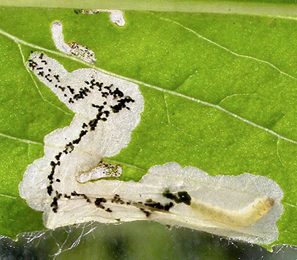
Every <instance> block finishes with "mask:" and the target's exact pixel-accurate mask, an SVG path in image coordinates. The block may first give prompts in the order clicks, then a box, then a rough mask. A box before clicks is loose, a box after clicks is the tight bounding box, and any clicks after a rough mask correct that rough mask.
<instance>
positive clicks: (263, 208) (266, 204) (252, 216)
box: [191, 197, 274, 227]
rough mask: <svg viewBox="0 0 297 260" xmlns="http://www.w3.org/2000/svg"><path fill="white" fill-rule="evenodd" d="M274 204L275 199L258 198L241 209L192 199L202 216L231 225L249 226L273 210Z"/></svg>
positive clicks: (192, 204) (195, 209) (194, 207)
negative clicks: (232, 208) (228, 208)
mask: <svg viewBox="0 0 297 260" xmlns="http://www.w3.org/2000/svg"><path fill="white" fill-rule="evenodd" d="M273 205H274V200H273V199H271V198H267V197H265V198H256V199H255V200H254V201H253V202H252V203H250V204H249V205H247V206H246V207H244V208H241V209H239V210H226V209H222V208H219V207H216V206H215V207H214V206H212V205H210V204H206V203H204V202H203V201H199V200H196V199H193V200H192V201H191V207H192V208H193V209H194V211H195V212H196V213H197V214H199V216H200V217H201V218H203V219H205V220H208V221H211V222H214V223H218V224H222V225H226V226H230V227H247V226H250V225H252V224H254V223H256V222H257V221H258V220H259V219H260V218H262V217H263V216H265V215H266V214H268V212H269V211H270V210H272V207H273Z"/></svg>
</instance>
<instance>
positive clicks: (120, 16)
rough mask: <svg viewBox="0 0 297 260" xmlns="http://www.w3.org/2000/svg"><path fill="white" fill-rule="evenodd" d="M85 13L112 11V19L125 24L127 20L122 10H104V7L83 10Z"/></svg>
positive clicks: (118, 23) (119, 23)
mask: <svg viewBox="0 0 297 260" xmlns="http://www.w3.org/2000/svg"><path fill="white" fill-rule="evenodd" d="M81 13H83V14H97V13H110V15H109V17H110V20H111V21H112V22H113V23H114V24H116V25H118V26H125V24H126V21H125V18H124V13H123V12H122V11H120V10H104V9H95V10H81Z"/></svg>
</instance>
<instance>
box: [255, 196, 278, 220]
mask: <svg viewBox="0 0 297 260" xmlns="http://www.w3.org/2000/svg"><path fill="white" fill-rule="evenodd" d="M274 202H275V201H274V199H272V198H268V197H266V198H263V199H260V200H259V202H258V204H257V208H258V210H259V215H260V216H264V215H266V214H267V213H268V212H269V211H270V210H271V209H272V207H273V205H274Z"/></svg>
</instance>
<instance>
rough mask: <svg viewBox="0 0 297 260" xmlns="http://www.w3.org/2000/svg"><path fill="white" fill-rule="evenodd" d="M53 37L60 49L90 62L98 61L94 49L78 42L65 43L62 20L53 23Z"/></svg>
mask: <svg viewBox="0 0 297 260" xmlns="http://www.w3.org/2000/svg"><path fill="white" fill-rule="evenodd" d="M51 29H52V38H53V41H54V43H55V45H56V48H57V49H58V50H59V51H62V52H64V53H66V54H69V55H73V56H75V57H77V58H79V59H82V60H84V61H86V62H88V63H96V61H97V60H96V58H95V54H94V52H93V51H92V50H90V49H88V48H87V47H86V46H83V45H81V44H79V43H76V42H70V43H65V41H64V34H63V26H62V24H61V23H60V22H58V21H55V22H54V23H53V24H52V28H51Z"/></svg>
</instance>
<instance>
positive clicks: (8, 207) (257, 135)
mask: <svg viewBox="0 0 297 260" xmlns="http://www.w3.org/2000/svg"><path fill="white" fill-rule="evenodd" d="M125 19H126V22H127V24H126V26H125V27H123V28H120V27H117V26H115V25H114V24H112V23H111V22H110V21H109V17H108V14H106V13H100V14H96V15H83V14H76V13H75V12H74V11H73V10H71V9H68V10H65V9H55V10H51V9H35V8H28V9H25V8H22V9H18V8H2V9H1V11H0V20H1V21H2V23H1V28H0V29H1V30H2V31H0V42H1V49H0V52H1V53H0V57H1V58H0V59H1V63H0V66H1V67H0V70H1V89H0V91H1V95H0V100H1V107H0V109H1V122H0V138H1V148H2V149H1V153H2V154H1V158H2V161H1V164H0V170H1V175H0V180H1V186H0V203H1V207H0V217H1V222H0V232H1V234H2V235H6V236H10V237H15V236H16V235H17V234H18V233H20V232H24V231H32V230H40V229H42V228H43V226H42V219H41V213H40V212H35V211H34V210H31V209H30V208H29V207H28V206H26V203H25V202H24V201H23V200H22V199H20V197H19V194H18V184H19V182H20V181H21V180H22V175H23V173H24V171H25V169H26V166H27V165H28V164H30V163H32V162H33V161H34V160H35V159H37V158H39V157H41V156H42V154H43V147H42V143H43V137H44V136H45V135H46V134H48V133H50V132H51V131H53V130H55V129H57V128H61V127H64V126H66V125H69V123H70V121H71V119H72V116H73V114H72V113H71V112H70V111H69V110H68V109H67V108H66V107H65V106H64V105H63V104H61V102H59V101H58V99H57V97H55V96H54V94H53V93H52V92H51V91H50V90H49V89H48V88H47V87H46V86H44V85H43V84H41V83H40V82H39V81H38V80H36V79H35V78H34V77H33V76H32V75H31V74H30V73H29V72H28V71H27V70H26V68H25V66H24V62H25V61H26V60H27V59H28V57H29V53H30V51H35V50H37V49H42V50H43V51H45V52H46V53H47V54H48V55H49V56H52V57H54V58H56V59H58V60H59V62H61V63H62V64H63V65H64V66H65V67H66V69H67V70H70V71H71V70H75V69H77V68H80V67H85V66H86V65H85V64H81V63H79V62H77V61H75V60H73V59H69V58H67V57H65V55H59V53H56V54H53V53H50V52H48V51H47V50H52V51H56V49H55V46H54V44H53V42H52V39H51V33H50V25H51V23H52V22H53V21H55V20H59V21H60V22H62V24H63V25H64V34H65V40H66V42H71V41H76V42H79V43H81V44H84V45H86V46H88V47H89V48H90V49H92V50H93V51H94V52H95V55H96V57H97V60H98V61H97V64H96V67H98V68H100V69H104V70H107V71H110V72H112V73H114V74H116V75H120V76H123V77H126V78H127V79H129V80H131V81H134V82H138V83H139V84H140V88H141V92H142V94H143V96H144V98H145V110H144V112H143V114H142V118H141V122H140V124H139V126H138V127H137V128H136V129H135V130H134V131H133V133H132V140H131V143H130V144H129V146H128V147H127V148H125V149H123V150H122V151H121V152H120V154H118V155H117V156H115V157H113V158H109V161H111V162H118V163H121V164H123V165H124V173H123V176H122V179H123V180H129V179H133V180H139V179H140V178H141V176H142V175H143V174H145V172H146V171H147V169H149V168H150V167H151V166H153V165H156V164H164V163H166V162H172V161H175V162H178V163H180V164H181V165H182V166H188V165H191V166H195V167H198V168H200V169H203V170H205V171H206V172H208V173H209V174H211V175H218V174H228V175H239V174H241V173H244V172H249V173H253V174H259V175H263V176H267V177H269V178H271V179H273V180H274V181H276V182H277V183H278V184H279V185H280V186H281V188H282V189H283V191H284V199H283V205H284V208H285V212H284V214H283V215H282V217H281V219H280V221H279V222H278V227H279V230H280V236H279V239H278V241H276V242H275V243H273V244H272V245H274V244H291V245H296V244H297V235H296V233H297V230H296V229H297V219H296V217H295V216H296V214H297V212H296V209H297V205H296V196H297V189H296V188H295V185H296V176H297V175H296V174H297V169H296V160H295V158H296V155H297V133H296V131H295V129H296V128H297V121H296V116H297V110H296V108H297V105H296V104H297V88H296V85H297V70H296V68H297V59H296V58H295V57H296V45H297V41H295V40H294V39H296V38H297V33H296V20H295V19H294V18H290V17H283V18H279V17H271V16H269V17H265V16H248V15H235V14H232V15H227V14H205V13H204V14H203V13H158V12H126V13H125ZM272 245H270V246H272Z"/></svg>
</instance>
